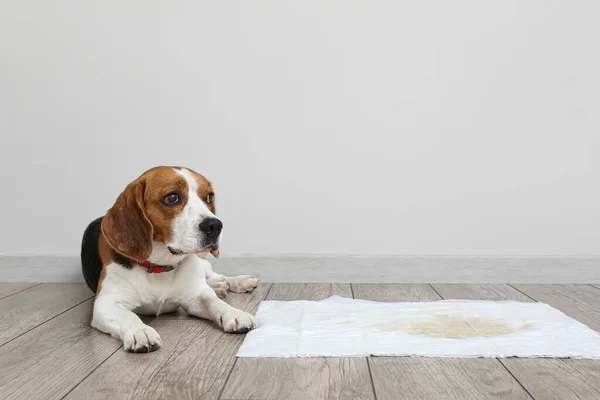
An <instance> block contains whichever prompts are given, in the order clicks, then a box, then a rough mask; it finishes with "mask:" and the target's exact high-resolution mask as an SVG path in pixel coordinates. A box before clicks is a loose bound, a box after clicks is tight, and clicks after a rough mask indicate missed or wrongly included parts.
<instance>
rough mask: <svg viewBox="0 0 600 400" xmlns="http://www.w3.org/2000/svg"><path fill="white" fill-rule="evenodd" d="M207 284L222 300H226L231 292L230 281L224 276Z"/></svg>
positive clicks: (210, 280)
mask: <svg viewBox="0 0 600 400" xmlns="http://www.w3.org/2000/svg"><path fill="white" fill-rule="evenodd" d="M207 283H208V286H210V287H211V288H212V289H213V290H214V291H215V293H216V294H217V296H218V297H219V298H220V299H224V298H225V297H226V296H227V293H228V292H229V290H230V287H229V281H228V280H227V278H226V277H224V276H222V275H219V276H217V277H215V278H212V279H209V280H208V281H207Z"/></svg>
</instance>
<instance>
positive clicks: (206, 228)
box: [200, 217, 223, 237]
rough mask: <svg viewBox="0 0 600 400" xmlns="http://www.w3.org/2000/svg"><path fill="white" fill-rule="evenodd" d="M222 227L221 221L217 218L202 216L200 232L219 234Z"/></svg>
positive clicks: (209, 234) (210, 234)
mask: <svg viewBox="0 0 600 400" xmlns="http://www.w3.org/2000/svg"><path fill="white" fill-rule="evenodd" d="M222 229H223V223H222V222H221V220H219V219H218V218H213V217H209V218H204V220H202V222H200V232H202V233H204V234H206V235H207V236H213V237H214V236H219V233H221V230H222Z"/></svg>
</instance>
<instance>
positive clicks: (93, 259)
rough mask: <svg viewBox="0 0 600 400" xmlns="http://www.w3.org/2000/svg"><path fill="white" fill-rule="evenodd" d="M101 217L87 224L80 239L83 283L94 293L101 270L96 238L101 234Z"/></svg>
mask: <svg viewBox="0 0 600 400" xmlns="http://www.w3.org/2000/svg"><path fill="white" fill-rule="evenodd" d="M102 218H103V217H100V218H97V219H95V220H94V221H92V222H91V223H90V224H89V225H88V227H87V229H86V230H85V232H84V233H83V240H82V241H81V271H82V272H83V277H84V278H85V283H87V285H88V287H89V288H90V289H92V291H93V292H94V293H96V289H98V281H100V272H101V271H102V260H101V259H100V251H99V250H98V239H100V235H101V234H102V232H101V230H100V226H101V224H102Z"/></svg>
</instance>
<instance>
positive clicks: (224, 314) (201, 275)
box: [177, 257, 256, 333]
mask: <svg viewBox="0 0 600 400" xmlns="http://www.w3.org/2000/svg"><path fill="white" fill-rule="evenodd" d="M206 264H208V261H206V260H204V259H201V258H198V257H193V258H191V257H190V258H189V259H187V260H186V262H184V264H183V265H182V266H181V267H179V268H178V269H179V271H177V272H178V274H179V276H178V280H180V282H182V285H183V286H184V287H185V289H184V290H182V292H183V293H185V294H186V295H185V296H184V297H183V298H182V299H181V301H180V305H181V307H182V308H183V309H184V310H186V311H187V313H188V314H190V315H194V316H196V317H200V318H204V319H208V320H211V321H215V322H216V323H217V324H218V325H219V326H220V327H222V328H223V330H224V331H225V332H236V333H245V332H248V331H249V330H252V329H254V328H255V327H256V321H255V319H254V317H253V316H252V314H249V313H247V312H244V311H241V310H238V309H237V308H234V307H232V306H230V305H229V304H227V303H226V302H224V301H223V300H221V299H220V298H219V297H218V296H217V294H216V293H215V291H214V290H213V289H212V288H211V287H210V286H209V285H208V284H207V282H206V277H205V272H206V269H207V268H209V267H210V264H209V265H208V266H207V265H206ZM211 271H212V268H211Z"/></svg>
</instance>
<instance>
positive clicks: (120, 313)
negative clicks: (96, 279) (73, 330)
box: [92, 291, 162, 353]
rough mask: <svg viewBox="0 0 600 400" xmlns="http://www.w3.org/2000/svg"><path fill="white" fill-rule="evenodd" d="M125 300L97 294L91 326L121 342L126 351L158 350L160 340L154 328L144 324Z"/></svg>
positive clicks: (144, 351)
mask: <svg viewBox="0 0 600 400" xmlns="http://www.w3.org/2000/svg"><path fill="white" fill-rule="evenodd" d="M124 300H125V299H122V298H120V296H116V295H113V294H104V295H103V294H102V291H101V292H100V294H98V297H96V300H95V301H94V316H93V318H92V326H93V327H94V328H96V329H99V330H101V331H102V332H104V333H108V334H110V335H112V336H113V337H116V338H119V339H121V340H122V341H123V347H124V349H125V350H127V351H133V352H136V353H147V352H150V351H154V350H157V349H159V348H160V346H161V345H162V339H161V338H160V336H159V335H158V333H156V331H155V330H154V328H152V327H150V326H148V325H146V324H144V323H143V322H142V320H141V319H140V317H138V316H137V315H136V314H135V313H134V312H133V311H131V310H132V309H133V308H134V307H132V306H128V305H127V302H126V301H124Z"/></svg>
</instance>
